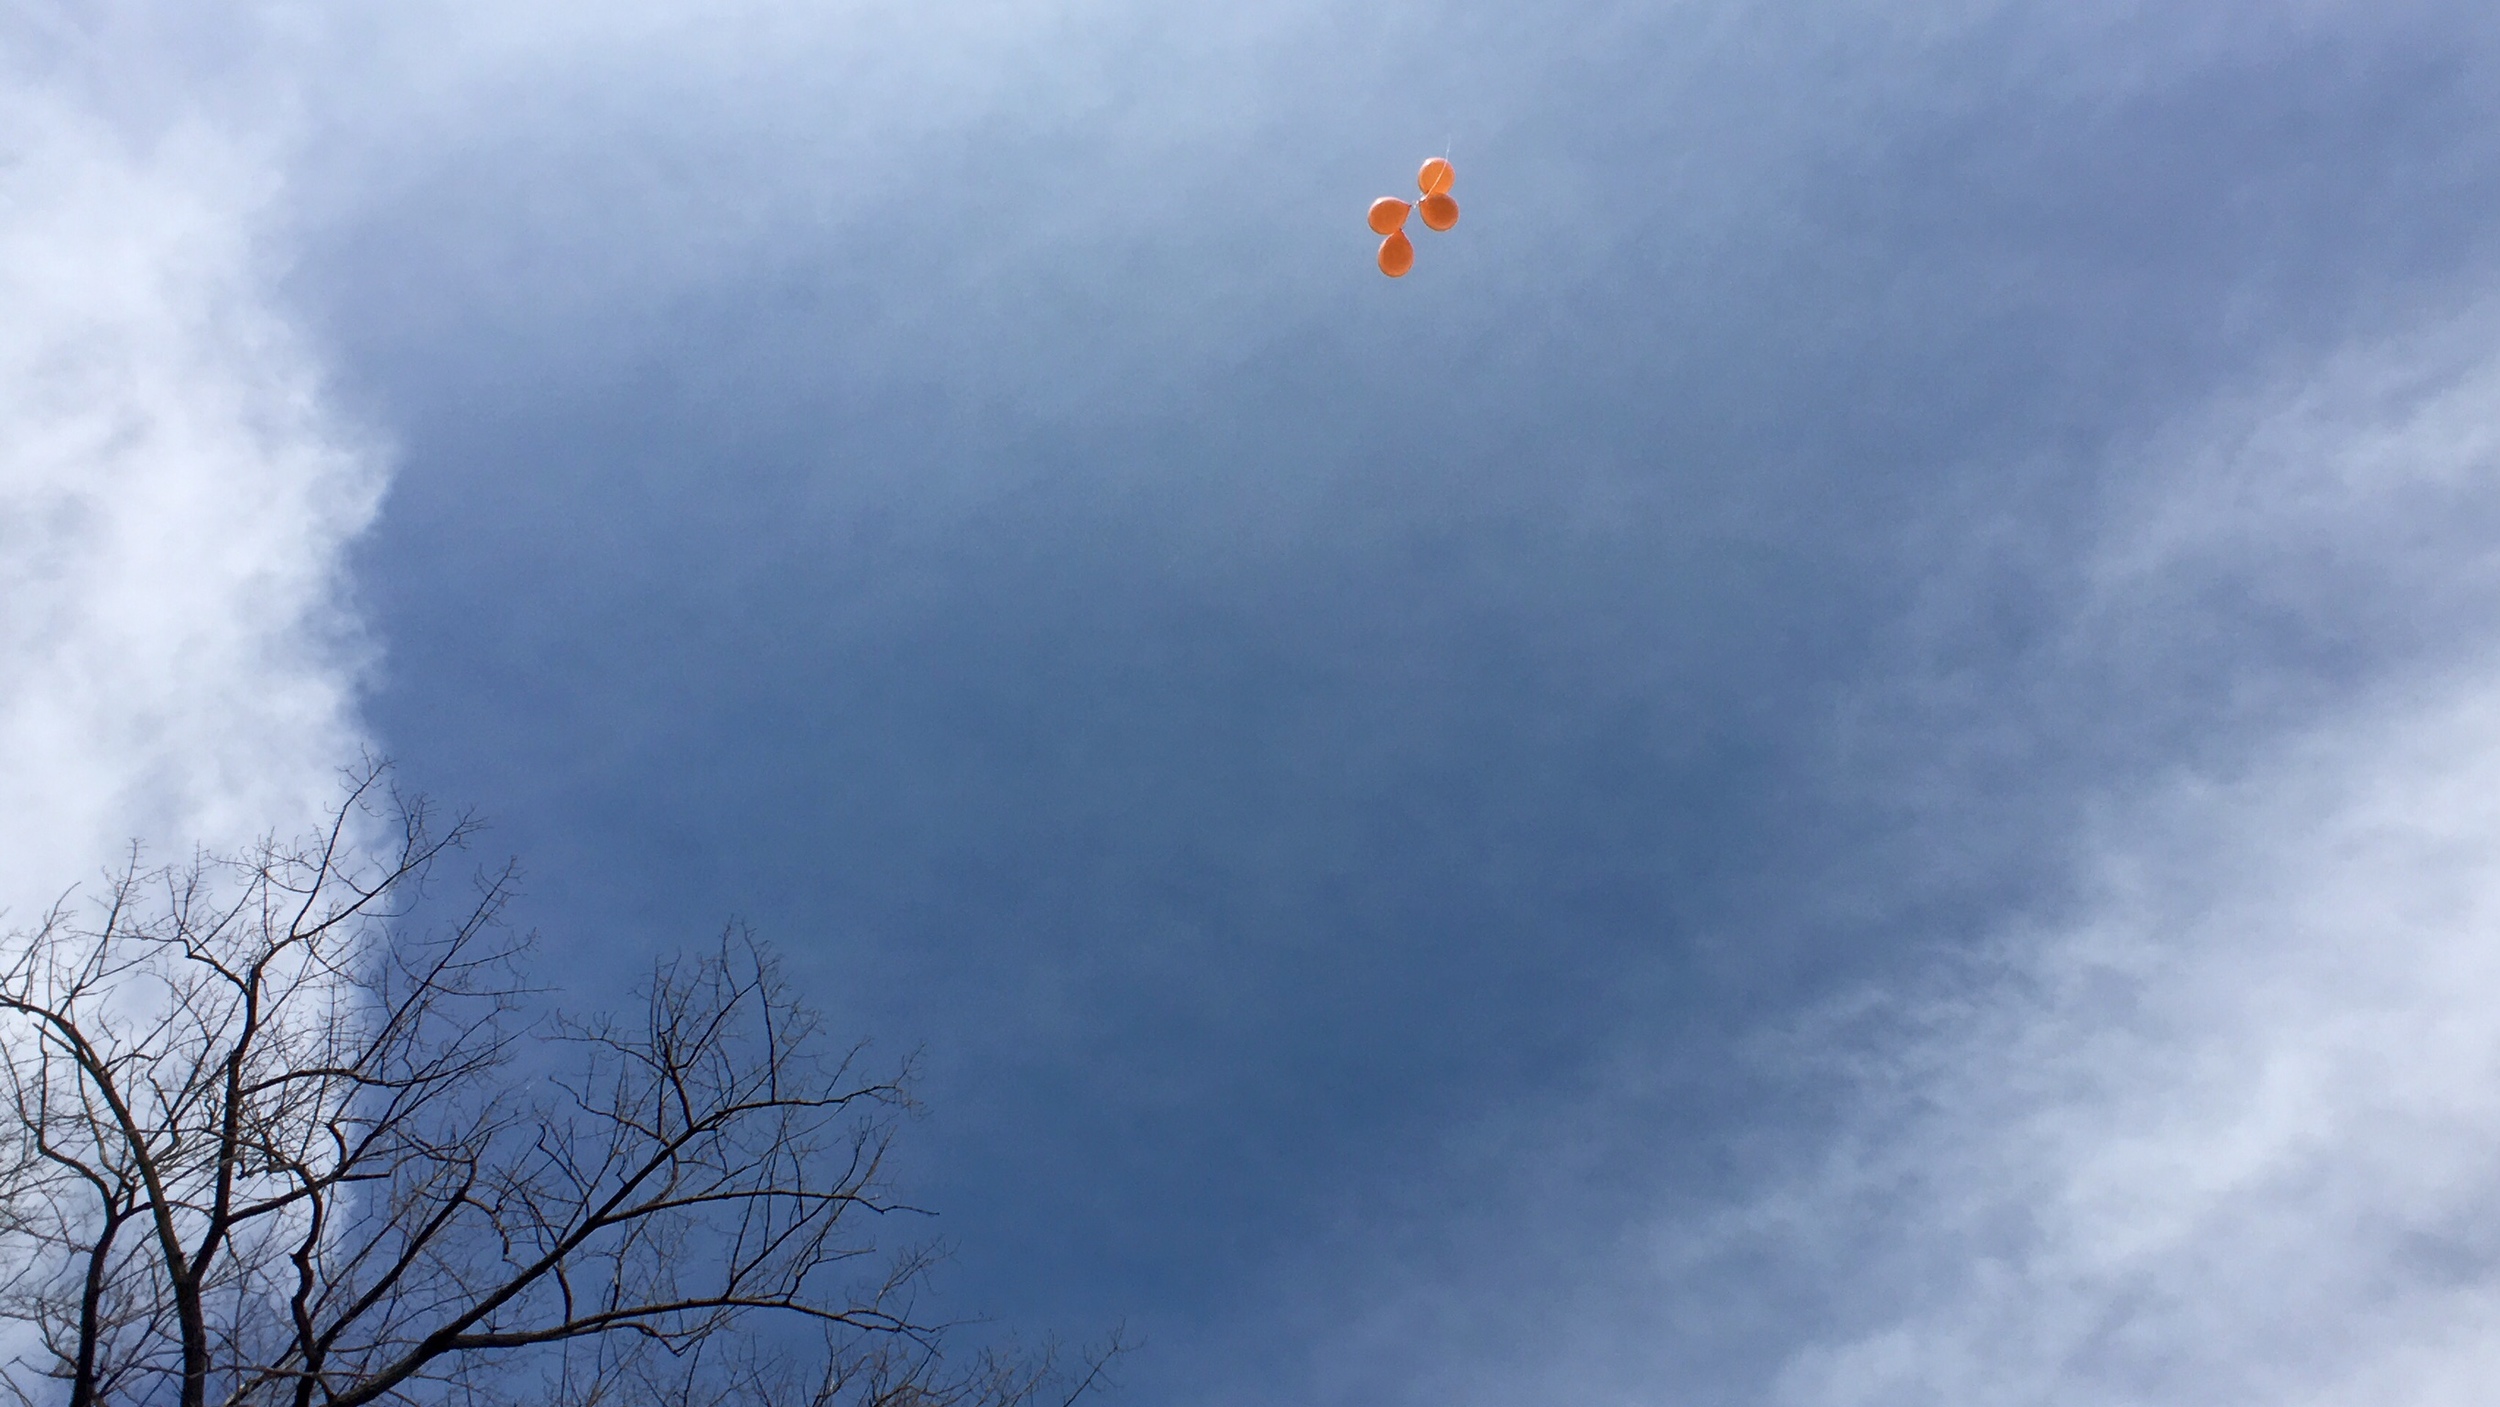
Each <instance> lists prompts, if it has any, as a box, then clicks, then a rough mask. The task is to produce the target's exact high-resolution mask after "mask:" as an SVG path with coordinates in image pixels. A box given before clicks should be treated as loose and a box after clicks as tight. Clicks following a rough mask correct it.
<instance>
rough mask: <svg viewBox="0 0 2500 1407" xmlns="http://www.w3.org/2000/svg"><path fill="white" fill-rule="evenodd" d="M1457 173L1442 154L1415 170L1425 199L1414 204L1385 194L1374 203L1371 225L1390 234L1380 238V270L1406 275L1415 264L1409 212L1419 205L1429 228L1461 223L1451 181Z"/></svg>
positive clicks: (1418, 186)
mask: <svg viewBox="0 0 2500 1407" xmlns="http://www.w3.org/2000/svg"><path fill="white" fill-rule="evenodd" d="M1457 178H1458V173H1457V172H1455V171H1453V170H1451V169H1450V163H1449V162H1448V161H1447V160H1446V159H1444V158H1442V157H1438V156H1436V157H1434V158H1433V159H1432V160H1430V161H1427V162H1425V163H1424V169H1423V170H1421V171H1418V172H1416V173H1415V189H1417V190H1419V191H1422V192H1423V193H1424V198H1423V199H1422V200H1420V201H1417V202H1415V204H1413V205H1410V204H1408V203H1407V202H1405V201H1403V200H1400V199H1398V198H1397V197H1396V196H1394V195H1384V196H1382V197H1381V198H1380V199H1378V200H1375V201H1373V202H1372V213H1371V227H1372V233H1373V234H1376V235H1387V236H1388V238H1386V239H1384V240H1382V241H1380V271H1381V272H1382V273H1384V274H1387V275H1388V276H1389V277H1391V278H1404V277H1406V271H1407V270H1408V269H1411V268H1413V267H1415V241H1413V240H1411V239H1408V238H1407V237H1406V212H1407V211H1409V210H1414V209H1418V208H1420V209H1421V210H1422V211H1423V214H1424V225H1425V226H1426V227H1427V228H1429V229H1435V230H1446V229H1448V228H1449V227H1450V226H1452V225H1455V224H1457V223H1458V202H1457V201H1455V200H1453V199H1451V198H1450V182H1452V181H1454V180H1456V179H1457Z"/></svg>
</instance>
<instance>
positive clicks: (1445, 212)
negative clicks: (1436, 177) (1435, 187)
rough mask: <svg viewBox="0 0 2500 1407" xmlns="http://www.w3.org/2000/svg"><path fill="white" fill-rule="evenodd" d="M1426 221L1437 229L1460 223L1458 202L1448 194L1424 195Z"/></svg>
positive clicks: (1444, 228)
mask: <svg viewBox="0 0 2500 1407" xmlns="http://www.w3.org/2000/svg"><path fill="white" fill-rule="evenodd" d="M1423 209H1424V223H1425V224H1427V225H1430V226H1431V227H1432V228H1434V229H1436V230H1446V229H1448V228H1449V227H1450V226H1452V225H1455V224H1457V223H1458V202H1457V201H1455V200H1452V199H1451V198H1450V197H1448V196H1446V195H1428V196H1425V197H1424V204H1423Z"/></svg>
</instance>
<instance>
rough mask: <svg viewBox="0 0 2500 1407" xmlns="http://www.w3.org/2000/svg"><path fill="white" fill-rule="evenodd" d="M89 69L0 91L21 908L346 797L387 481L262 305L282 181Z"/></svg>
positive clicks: (1, 489) (10, 873) (9, 596)
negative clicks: (355, 611)
mask: <svg viewBox="0 0 2500 1407" xmlns="http://www.w3.org/2000/svg"><path fill="white" fill-rule="evenodd" d="M93 77H94V75H89V74H67V75H63V74H50V75H31V76H29V75H23V74H21V75H18V76H16V77H14V78H13V79H10V80H5V81H0V308H6V309H7V310H8V312H7V315H6V316H5V317H4V318H0V907H5V908H6V910H7V911H8V916H7V922H9V923H10V924H12V925H15V924H20V923H24V922H26V921H28V920H30V919H31V918H32V917H33V916H34V915H35V913H36V912H37V911H39V910H40V909H41V908H42V907H43V906H45V905H46V904H48V903H49V902H50V901H51V900H52V899H54V898H55V897H57V896H58V895H59V893H60V892H61V891H62V890H63V889H64V888H65V887H67V886H68V885H70V884H73V883H79V882H84V881H89V880H92V879H93V878H94V877H95V875H96V874H97V872H98V871H99V870H100V869H101V868H103V867H104V866H106V865H108V864H110V863H111V862H112V861H113V860H114V858H115V855H116V853H117V851H118V850H119V848H120V847H121V846H123V845H125V844H127V843H128V842H129V841H131V840H133V839H144V840H146V841H148V842H150V843H152V844H154V845H156V846H158V847H160V849H159V850H158V852H157V853H159V854H160V855H164V854H166V853H167V848H170V850H171V851H172V853H174V854H177V855H178V854H180V853H182V852H184V851H185V850H187V847H188V846H189V845H190V844H191V843H192V842H194V841H205V842H208V843H211V844H228V843H232V842H235V841H238V840H241V839H245V838H248V837H249V836H251V835H254V834H258V833H260V832H262V831H264V830H266V829H270V828H278V829H281V830H283V829H287V828H291V827H293V826H294V825H296V824H297V823H298V822H299V821H301V820H303V819H308V818H309V816H310V815H311V814H312V812H313V810H314V809H315V808H317V807H319V806H320V805H322V804H324V803H325V802H327V801H328V800H329V799H330V798H331V797H332V796H334V795H335V787H336V769H337V768H338V767H339V766H340V765H341V764H343V763H346V762H350V761H352V760H354V758H355V756H356V754H357V749H358V747H359V740H360V734H359V731H358V724H357V721H356V717H355V697H354V693H355V679H356V675H357V671H358V668H359V666H360V663H361V661H362V659H363V657H364V653H365V647H364V645H363V643H362V641H361V639H360V637H359V635H358V632H357V629H356V625H355V621H354V619H353V616H352V614H351V612H350V611H349V610H348V609H347V607H346V606H345V604H344V602H345V599H346V595H345V592H346V588H345V583H344V577H343V572H342V552H343V550H344V548H345V547H346V545H347V543H348V542H349V541H350V540H351V539H352V538H353V537H354V536H355V534H356V533H357V532H358V531H359V530H360V529H361V528H362V527H363V526H364V525H365V524H366V522H367V521H368V520H369V519H370V518H371V517H372V515H373V512H374V510H375V507H376V503H377V500H378V497H379V494H380V491H381V486H382V474H381V472H380V461H379V459H378V457H377V456H376V455H375V454H374V453H373V452H372V450H371V449H370V448H369V447H367V446H366V445H364V444H363V443H362V442H361V441H360V440H359V439H358V437H356V436H355V435H353V434H351V433H350V432H349V431H347V430H346V429H344V428H343V427H342V426H341V425H340V424H339V423H338V420H337V418H336V417H335V415H334V414H333V413H332V412H331V411H330V410H329V409H328V408H327V407H326V406H325V405H324V403H323V397H322V388H321V384H320V377H319V374H318V371H317V368H316V366H315V363H314V360H313V358H312V357H311V356H310V355H309V354H308V352H307V351H306V349H305V348H303V347H302V346H300V345H298V343H297V342H296V341H295V340H293V339H292V338H291V336H290V334H289V330H288V328H287V326H286V324H285V322H284V320H283V319H282V318H281V317H280V316H279V315H278V314H277V313H275V312H274V311H273V309H272V307H271V304H270V302H269V299H268V297H267V294H266V282H267V276H268V273H269V270H268V268H267V266H266V261H267V254H268V251H267V248H266V244H265V241H264V239H263V230H264V226H265V225H266V223H267V219H268V212H269V210H270V208H271V204H272V202H273V201H274V200H275V198H276V197H277V195H278V165H277V162H276V160H275V159H274V157H273V155H272V151H273V149H272V148H271V146H270V145H269V144H268V142H266V141H265V140H262V139H261V137H260V136H258V135H256V134H251V133H241V132H238V131H237V130H235V129H234V127H233V125H232V124H231V123H224V124H221V123H218V122H215V121H212V120H210V119H207V118H204V117H200V116H197V115H193V116H189V117H183V116H160V117H153V118H148V119H145V120H134V119H133V118H132V117H131V115H130V111H129V108H128V105H124V107H123V110H121V111H119V112H115V111H112V110H111V105H110V104H107V103H105V102H102V101H100V100H98V99H96V98H95V97H94V96H93V95H94V93H96V92H98V91H104V90H107V89H109V88H110V86H111V85H110V84H109V83H94V82H90V81H88V80H90V79H92V78H93Z"/></svg>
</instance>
